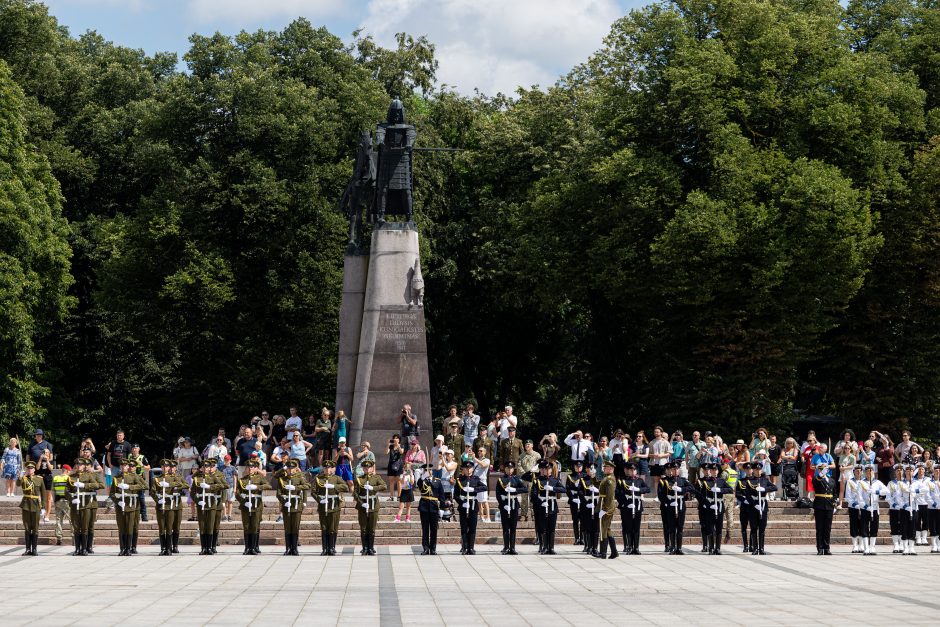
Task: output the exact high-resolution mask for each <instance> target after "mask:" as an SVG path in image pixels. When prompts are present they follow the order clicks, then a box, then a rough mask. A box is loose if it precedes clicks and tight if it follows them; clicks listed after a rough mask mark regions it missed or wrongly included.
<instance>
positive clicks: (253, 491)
mask: <svg viewBox="0 0 940 627" xmlns="http://www.w3.org/2000/svg"><path fill="white" fill-rule="evenodd" d="M270 489H272V487H271V484H270V483H268V480H267V479H266V478H265V476H264V471H263V470H262V469H261V462H260V461H258V460H257V459H249V460H248V472H247V473H245V476H244V477H242V478H241V479H236V480H235V500H237V501H238V511H239V512H240V513H241V517H242V537H243V538H244V541H245V550H244V551H243V553H242V554H243V555H258V554H259V553H260V552H261V519H262V518H263V517H264V498H263V492H264V491H265V490H270Z"/></svg>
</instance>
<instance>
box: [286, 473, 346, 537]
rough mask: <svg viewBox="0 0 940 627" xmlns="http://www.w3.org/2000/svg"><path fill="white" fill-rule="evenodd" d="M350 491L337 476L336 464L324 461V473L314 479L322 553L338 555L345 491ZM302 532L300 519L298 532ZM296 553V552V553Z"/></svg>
mask: <svg viewBox="0 0 940 627" xmlns="http://www.w3.org/2000/svg"><path fill="white" fill-rule="evenodd" d="M345 492H349V488H348V487H347V486H346V482H345V481H343V478H342V477H337V476H336V464H335V463H333V462H332V461H331V460H326V461H324V462H323V473H322V474H321V475H320V476H318V477H317V478H316V479H314V481H313V494H314V495H316V499H317V516H318V518H319V519H320V544H321V546H322V547H323V550H322V551H321V552H320V555H336V535H337V533H338V532H339V516H340V512H341V511H342V509H343V497H342V496H341V495H342V494H343V493H345ZM299 533H300V523H299V519H298V525H297V531H296V532H295V536H294V538H295V541H296V537H297V535H296V534H299ZM295 554H296V553H295Z"/></svg>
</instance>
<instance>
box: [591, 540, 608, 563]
mask: <svg viewBox="0 0 940 627" xmlns="http://www.w3.org/2000/svg"><path fill="white" fill-rule="evenodd" d="M591 555H592V556H593V557H596V558H598V559H602V560H605V559H607V540H606V539H602V540H601V550H600V551H592V552H591Z"/></svg>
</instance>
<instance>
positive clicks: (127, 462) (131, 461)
mask: <svg viewBox="0 0 940 627" xmlns="http://www.w3.org/2000/svg"><path fill="white" fill-rule="evenodd" d="M121 465H122V466H136V465H137V461H136V460H134V459H131V458H130V457H125V458H124V459H122V460H121Z"/></svg>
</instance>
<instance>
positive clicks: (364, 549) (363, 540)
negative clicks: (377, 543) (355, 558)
mask: <svg viewBox="0 0 940 627" xmlns="http://www.w3.org/2000/svg"><path fill="white" fill-rule="evenodd" d="M359 543H360V544H361V545H362V548H361V549H359V555H365V554H366V552H367V551H368V550H369V549H368V542H367V541H366V532H365V531H360V532H359Z"/></svg>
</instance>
